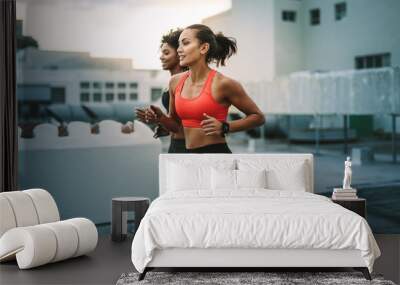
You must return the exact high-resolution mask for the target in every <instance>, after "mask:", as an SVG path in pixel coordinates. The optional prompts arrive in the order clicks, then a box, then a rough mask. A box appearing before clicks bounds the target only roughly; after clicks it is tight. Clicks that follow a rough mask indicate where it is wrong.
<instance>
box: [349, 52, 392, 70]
mask: <svg viewBox="0 0 400 285" xmlns="http://www.w3.org/2000/svg"><path fill="white" fill-rule="evenodd" d="M384 66H390V53H381V54H370V55H363V56H357V57H356V58H355V67H356V69H364V68H379V67H384Z"/></svg>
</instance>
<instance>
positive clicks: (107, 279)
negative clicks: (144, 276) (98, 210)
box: [0, 233, 400, 285]
mask: <svg viewBox="0 0 400 285" xmlns="http://www.w3.org/2000/svg"><path fill="white" fill-rule="evenodd" d="M375 238H376V240H377V242H378V245H379V247H380V249H381V251H382V256H381V257H380V258H378V259H377V261H376V263H375V266H374V272H375V273H379V274H383V275H384V277H385V279H389V280H392V281H394V282H395V283H396V284H397V283H398V282H399V270H398V268H399V267H398V265H399V255H400V240H399V237H398V236H390V235H389V236H386V235H375ZM132 239H133V235H132V234H131V235H130V236H128V238H127V239H126V240H125V241H123V242H112V241H111V239H110V235H109V234H104V233H103V234H101V235H100V236H99V242H98V245H97V248H96V250H95V251H93V252H92V253H90V254H88V255H87V256H80V257H77V258H74V259H69V260H64V261H60V262H57V263H51V264H47V265H44V266H41V267H37V268H33V269H28V270H20V269H18V265H17V263H16V261H13V262H7V263H1V264H0V285H11V284H12V285H14V284H34V285H35V284H38V285H39V284H79V285H82V284H99V285H100V284H115V283H116V282H117V280H118V278H119V277H120V276H121V274H122V273H126V272H133V271H135V268H134V267H133V264H132V261H131V256H130V255H131V244H132ZM180 270H182V271H185V270H184V269H180ZM271 270H272V269H271ZM299 270H300V271H302V269H299ZM303 270H304V271H314V270H315V271H347V270H349V269H343V268H331V269H324V270H321V269H317V268H308V269H303ZM200 271H201V270H200ZM272 271H280V270H276V269H273V270H272ZM283 271H293V268H292V269H289V270H285V269H283ZM294 271H296V270H294Z"/></svg>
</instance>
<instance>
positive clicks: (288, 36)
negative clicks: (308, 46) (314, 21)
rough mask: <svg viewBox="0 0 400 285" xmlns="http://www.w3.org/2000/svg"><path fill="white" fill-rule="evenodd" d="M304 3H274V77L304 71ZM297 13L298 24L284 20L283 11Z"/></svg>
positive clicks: (278, 1) (282, 1)
mask: <svg viewBox="0 0 400 285" xmlns="http://www.w3.org/2000/svg"><path fill="white" fill-rule="evenodd" d="M302 6H303V5H302V1H293V0H275V2H274V22H275V23H274V44H275V48H274V59H275V64H274V65H275V72H274V77H279V76H281V75H287V74H290V73H292V72H295V71H298V70H302V69H304V31H303V27H304V14H303V8H302ZM284 10H289V11H296V22H285V21H283V20H282V11H284Z"/></svg>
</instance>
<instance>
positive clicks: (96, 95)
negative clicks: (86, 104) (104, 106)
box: [93, 93, 101, 102]
mask: <svg viewBox="0 0 400 285" xmlns="http://www.w3.org/2000/svg"><path fill="white" fill-rule="evenodd" d="M93 101H94V102H101V93H94V94H93Z"/></svg>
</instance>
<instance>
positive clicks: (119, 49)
mask: <svg viewBox="0 0 400 285" xmlns="http://www.w3.org/2000/svg"><path fill="white" fill-rule="evenodd" d="M16 2H17V18H18V19H22V20H23V21H24V25H23V30H24V35H29V36H32V37H33V38H35V39H36V40H37V41H38V43H39V47H40V49H43V50H63V51H84V52H90V54H91V55H92V56H104V57H116V58H132V60H133V65H134V68H144V69H160V68H161V65H160V62H159V45H160V39H161V36H162V35H163V34H165V33H166V32H168V31H169V30H170V29H172V28H177V27H185V26H188V25H190V24H194V23H200V22H201V20H202V19H203V18H207V17H209V16H212V15H215V14H218V13H221V12H223V11H226V10H228V9H230V7H231V0H201V1H199V0H17V1H16Z"/></svg>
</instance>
